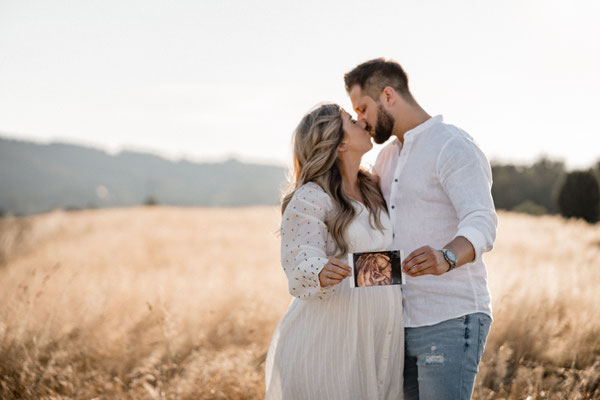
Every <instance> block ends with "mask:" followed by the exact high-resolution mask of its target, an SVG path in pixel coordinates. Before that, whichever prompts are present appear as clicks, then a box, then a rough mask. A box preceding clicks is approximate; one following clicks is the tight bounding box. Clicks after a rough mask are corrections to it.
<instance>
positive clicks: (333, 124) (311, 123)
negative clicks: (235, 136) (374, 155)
mask: <svg viewBox="0 0 600 400" xmlns="http://www.w3.org/2000/svg"><path fill="white" fill-rule="evenodd" d="M343 139H344V130H343V128H342V108H341V107H340V106H339V105H337V104H333V103H326V104H322V105H319V106H317V107H316V108H314V109H313V110H312V111H309V112H308V113H307V114H306V115H305V116H304V117H303V118H302V120H301V121H300V123H299V124H298V126H297V127H296V129H295V131H294V134H293V138H292V141H293V147H294V156H293V157H294V158H293V161H294V164H293V171H292V173H291V175H290V179H289V180H290V184H289V186H288V187H287V189H286V190H285V191H284V192H283V193H284V196H283V199H282V201H281V213H282V214H283V213H284V211H285V209H286V207H287V205H288V204H289V202H290V200H291V199H292V197H293V196H294V193H295V192H296V190H297V189H298V188H299V187H301V186H302V185H304V184H306V183H308V182H314V183H316V184H317V185H319V186H320V187H321V188H322V189H323V190H324V191H325V192H326V193H327V194H328V195H329V196H330V197H331V198H332V199H333V205H334V210H333V212H332V213H330V215H329V217H328V219H327V221H325V224H326V225H327V228H328V230H329V232H330V233H331V236H332V237H333V239H334V240H335V243H336V245H337V248H338V250H339V251H340V254H346V253H347V252H348V243H347V242H346V238H345V233H346V228H347V227H348V225H349V224H350V222H351V221H352V219H353V218H354V217H355V215H356V211H355V210H354V207H352V201H354V200H353V199H352V198H350V197H349V196H347V195H346V194H345V193H344V191H343V190H342V175H341V173H340V170H339V166H338V163H339V159H338V152H337V149H338V146H339V145H340V143H341V142H342V140H343ZM358 187H359V190H360V193H361V195H362V198H363V199H364V202H365V206H366V207H367V209H368V210H369V214H370V218H369V224H370V225H371V227H372V228H373V229H375V228H377V229H379V230H383V225H382V224H381V220H380V218H379V212H378V211H379V210H383V211H385V212H386V213H387V206H386V204H385V200H384V198H383V195H382V194H381V190H380V188H379V182H378V179H377V176H376V175H372V174H371V173H370V172H369V171H367V170H366V169H364V168H362V167H361V168H360V169H359V171H358ZM372 221H374V222H375V226H373V224H372Z"/></svg>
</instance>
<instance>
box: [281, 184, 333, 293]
mask: <svg viewBox="0 0 600 400" xmlns="http://www.w3.org/2000/svg"><path fill="white" fill-rule="evenodd" d="M330 208H331V199H330V198H329V196H328V195H327V193H325V192H324V191H323V189H321V188H320V187H319V186H318V185H317V184H315V183H308V184H306V185H303V186H301V187H300V188H298V190H296V193H294V196H293V197H292V199H291V200H290V202H289V204H288V206H287V208H286V210H285V212H284V213H283V216H282V220H281V263H282V265H283V270H284V271H285V274H286V275H287V278H288V283H289V291H290V294H291V295H292V296H295V297H298V298H300V299H323V298H325V297H326V296H327V295H329V294H330V293H331V292H332V291H335V287H334V286H333V287H332V286H329V287H325V288H323V287H321V285H320V283H319V272H321V270H322V269H323V267H324V266H325V264H326V263H327V261H328V259H329V257H328V255H327V241H328V239H329V238H328V232H327V226H326V225H325V216H326V214H327V211H328V210H329V209H330Z"/></svg>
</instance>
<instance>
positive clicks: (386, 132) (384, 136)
mask: <svg viewBox="0 0 600 400" xmlns="http://www.w3.org/2000/svg"><path fill="white" fill-rule="evenodd" d="M395 122H396V121H395V120H394V117H392V116H391V115H390V114H388V112H387V111H385V110H384V109H383V106H382V105H381V104H379V106H378V107H377V124H376V125H375V132H373V140H374V141H375V143H377V144H383V143H385V141H386V140H388V139H389V138H390V136H392V131H393V130H394V123H395Z"/></svg>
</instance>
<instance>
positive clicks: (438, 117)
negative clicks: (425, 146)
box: [394, 115, 444, 148]
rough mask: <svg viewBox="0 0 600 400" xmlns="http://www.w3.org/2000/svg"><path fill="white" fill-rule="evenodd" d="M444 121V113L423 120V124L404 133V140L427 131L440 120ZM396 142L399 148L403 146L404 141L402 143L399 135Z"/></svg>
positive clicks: (395, 139)
mask: <svg viewBox="0 0 600 400" xmlns="http://www.w3.org/2000/svg"><path fill="white" fill-rule="evenodd" d="M443 121H444V117H443V116H442V115H436V116H435V117H431V118H429V119H428V120H427V121H425V122H422V123H421V124H419V125H417V126H415V127H414V128H412V129H411V130H408V131H406V133H404V140H406V139H407V137H413V136H416V135H418V134H419V133H421V132H423V131H426V130H427V129H429V128H430V127H432V126H433V125H435V124H437V123H439V122H443ZM394 142H395V143H396V146H398V147H399V148H402V143H400V140H398V138H397V137H394Z"/></svg>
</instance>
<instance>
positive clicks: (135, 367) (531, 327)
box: [0, 207, 600, 400]
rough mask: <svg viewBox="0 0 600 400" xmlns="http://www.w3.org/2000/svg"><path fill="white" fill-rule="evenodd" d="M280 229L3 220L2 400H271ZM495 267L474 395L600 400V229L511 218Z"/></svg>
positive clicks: (128, 213)
mask: <svg viewBox="0 0 600 400" xmlns="http://www.w3.org/2000/svg"><path fill="white" fill-rule="evenodd" d="M278 225H279V215H278V211H277V209H276V208H272V207H257V208H243V209H200V208H198V209H193V208H188V209H184V208H170V207H139V208H127V209H110V210H90V211H77V212H68V213H66V212H53V213H49V214H45V215H39V216H35V217H27V218H4V219H0V305H1V307H0V398H2V399H13V398H14V399H20V398H22V399H34V398H35V399H37V398H40V399H59V398H60V399H259V398H262V397H263V395H264V383H263V377H264V372H263V369H264V363H263V362H262V357H261V356H262V355H263V354H264V352H265V351H266V348H267V345H268V343H269V341H270V338H271V334H272V332H273V330H274V328H275V326H276V324H277V322H278V321H279V318H280V317H281V316H282V315H283V313H284V312H285V310H286V308H287V306H288V303H289V301H290V299H291V297H290V296H289V294H288V293H287V282H286V279H285V275H284V274H283V270H282V269H281V267H280V265H279V241H278V238H277V236H276V230H277V229H278ZM486 262H487V264H488V269H489V275H490V289H491V291H492V295H493V307H494V317H495V321H494V323H493V325H492V331H491V334H490V337H489V340H488V344H487V346H486V350H485V353H484V356H483V361H482V365H481V370H480V374H479V376H478V380H477V383H476V388H475V393H474V398H475V399H597V398H600V295H599V294H598V293H599V289H600V225H598V224H596V225H595V226H590V225H587V224H585V223H583V222H580V221H564V220H562V219H560V218H558V217H549V216H547V217H529V216H524V215H518V214H510V213H501V214H500V227H499V231H498V239H497V242H496V247H495V249H494V250H493V251H492V252H491V253H489V254H487V255H486ZM325 400H326V399H325Z"/></svg>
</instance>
